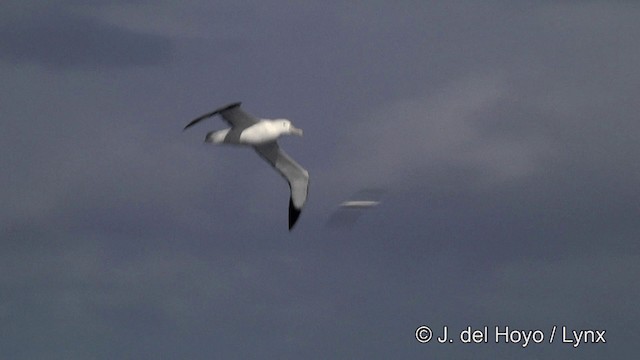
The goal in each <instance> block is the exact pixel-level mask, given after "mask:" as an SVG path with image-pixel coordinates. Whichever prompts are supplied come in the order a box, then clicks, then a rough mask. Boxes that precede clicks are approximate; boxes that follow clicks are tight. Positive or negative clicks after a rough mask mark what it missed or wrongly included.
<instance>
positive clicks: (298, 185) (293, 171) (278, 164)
mask: <svg viewBox="0 0 640 360" xmlns="http://www.w3.org/2000/svg"><path fill="white" fill-rule="evenodd" d="M254 148H255V149H256V151H257V152H258V154H260V156H262V157H263V158H264V159H265V160H267V161H268V162H269V163H270V164H271V165H272V166H273V167H275V168H276V169H277V170H278V171H279V172H280V174H282V176H283V177H284V178H285V179H286V180H287V181H288V182H289V188H290V190H291V198H290V200H289V230H291V228H292V227H293V225H294V224H295V223H296V220H298V216H300V212H301V211H302V206H303V205H304V203H305V201H306V200H307V192H308V189H309V173H308V172H307V170H305V169H304V168H303V167H302V166H300V164H298V163H297V162H295V160H293V159H292V158H291V157H289V155H287V154H286V153H285V152H284V151H282V149H280V147H279V146H278V143H276V142H275V141H272V142H269V143H266V144H264V145H258V146H254Z"/></svg>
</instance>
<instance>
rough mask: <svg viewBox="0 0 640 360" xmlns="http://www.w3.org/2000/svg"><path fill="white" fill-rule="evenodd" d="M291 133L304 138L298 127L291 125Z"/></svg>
mask: <svg viewBox="0 0 640 360" xmlns="http://www.w3.org/2000/svg"><path fill="white" fill-rule="evenodd" d="M291 133H292V134H294V135H298V136H302V129H298V128H297V127H294V126H293V125H291Z"/></svg>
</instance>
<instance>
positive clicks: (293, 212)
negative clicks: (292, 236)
mask: <svg viewBox="0 0 640 360" xmlns="http://www.w3.org/2000/svg"><path fill="white" fill-rule="evenodd" d="M301 212H302V209H298V208H297V207H296V206H295V205H293V200H291V199H289V231H291V229H293V226H294V225H295V224H296V222H297V221H298V217H300V213H301Z"/></svg>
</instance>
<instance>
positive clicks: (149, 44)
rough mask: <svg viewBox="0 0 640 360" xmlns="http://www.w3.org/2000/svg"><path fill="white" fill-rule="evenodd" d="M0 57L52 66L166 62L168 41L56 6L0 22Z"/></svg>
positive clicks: (101, 66) (10, 60)
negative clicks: (54, 8)
mask: <svg viewBox="0 0 640 360" xmlns="http://www.w3.org/2000/svg"><path fill="white" fill-rule="evenodd" d="M0 39H1V41H0V59H2V60H4V61H5V62H9V63H13V64H15V63H35V64H39V65H45V66H51V67H56V68H65V69H70V68H84V69H94V68H104V67H107V68H113V67H115V68H124V67H131V66H150V65H166V64H167V63H168V62H169V61H170V59H171V56H172V50H173V47H172V43H171V41H170V40H169V39H166V38H163V37H161V36H158V35H153V34H144V33H136V32H133V31H130V30H126V29H122V28H119V27H117V26H114V25H110V24H108V23H104V22H101V21H99V20H96V19H95V18H91V17H86V16H82V15H76V14H73V13H70V12H69V13H66V12H62V11H39V12H36V13H35V15H30V16H20V17H18V18H14V19H11V20H10V21H3V24H2V26H0Z"/></svg>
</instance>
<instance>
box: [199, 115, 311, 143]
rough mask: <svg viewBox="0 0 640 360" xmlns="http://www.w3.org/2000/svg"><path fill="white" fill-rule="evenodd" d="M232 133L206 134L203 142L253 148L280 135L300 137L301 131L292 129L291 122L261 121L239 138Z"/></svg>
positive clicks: (248, 128)
mask: <svg viewBox="0 0 640 360" xmlns="http://www.w3.org/2000/svg"><path fill="white" fill-rule="evenodd" d="M232 131H233V128H229V129H224V130H218V131H213V132H210V133H209V134H207V137H206V138H205V141H206V142H209V143H214V144H222V143H227V144H238V145H252V146H255V145H262V144H266V143H268V142H271V141H275V140H276V139H278V138H279V137H280V135H284V134H294V135H300V136H302V130H300V129H298V128H296V127H294V126H293V125H292V124H291V121H289V120H287V119H275V120H268V119H262V120H260V122H258V123H256V124H254V125H251V126H249V127H247V128H246V129H242V131H241V132H240V134H239V136H233V133H231V132H232ZM230 133H231V134H230Z"/></svg>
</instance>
